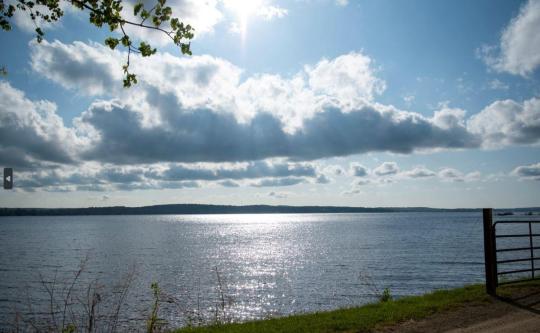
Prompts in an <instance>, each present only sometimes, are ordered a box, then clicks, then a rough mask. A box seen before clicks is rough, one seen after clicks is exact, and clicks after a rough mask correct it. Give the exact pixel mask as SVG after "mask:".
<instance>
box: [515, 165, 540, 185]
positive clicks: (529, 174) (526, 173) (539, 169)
mask: <svg viewBox="0 0 540 333" xmlns="http://www.w3.org/2000/svg"><path fill="white" fill-rule="evenodd" d="M511 174H512V175H514V176H517V177H520V178H521V179H526V180H537V181H540V163H536V164H530V165H521V166H518V167H516V168H515V169H514V170H513V171H512V173H511Z"/></svg>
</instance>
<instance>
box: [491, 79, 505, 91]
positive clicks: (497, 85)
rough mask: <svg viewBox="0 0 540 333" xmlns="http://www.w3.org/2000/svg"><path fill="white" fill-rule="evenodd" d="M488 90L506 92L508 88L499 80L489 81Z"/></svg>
mask: <svg viewBox="0 0 540 333" xmlns="http://www.w3.org/2000/svg"><path fill="white" fill-rule="evenodd" d="M489 88H490V89H492V90H508V89H509V88H510V86H509V85H508V84H506V83H504V82H502V81H501V80H499V79H493V80H491V81H489Z"/></svg>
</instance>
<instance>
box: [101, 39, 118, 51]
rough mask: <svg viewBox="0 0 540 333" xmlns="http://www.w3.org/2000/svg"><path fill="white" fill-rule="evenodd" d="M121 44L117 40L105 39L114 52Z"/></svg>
mask: <svg viewBox="0 0 540 333" xmlns="http://www.w3.org/2000/svg"><path fill="white" fill-rule="evenodd" d="M118 43H120V41H119V40H118V39H117V38H113V37H109V38H107V39H105V45H107V46H108V47H110V48H111V50H114V48H115V47H116V46H117V45H118Z"/></svg>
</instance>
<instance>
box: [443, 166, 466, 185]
mask: <svg viewBox="0 0 540 333" xmlns="http://www.w3.org/2000/svg"><path fill="white" fill-rule="evenodd" d="M438 176H439V178H441V179H443V180H447V181H454V182H462V181H463V173H462V172H461V171H459V170H456V169H453V168H444V169H442V170H441V171H439V173H438Z"/></svg>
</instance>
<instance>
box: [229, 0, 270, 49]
mask: <svg viewBox="0 0 540 333" xmlns="http://www.w3.org/2000/svg"><path fill="white" fill-rule="evenodd" d="M261 5H262V0H229V1H227V7H229V8H230V9H231V11H232V12H233V13H234V14H235V16H236V17H237V19H238V26H239V29H240V34H241V36H242V40H244V39H245V36H246V34H247V26H248V21H249V19H250V18H251V17H253V16H255V15H256V14H257V9H258V8H259V7H260V6H261Z"/></svg>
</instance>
